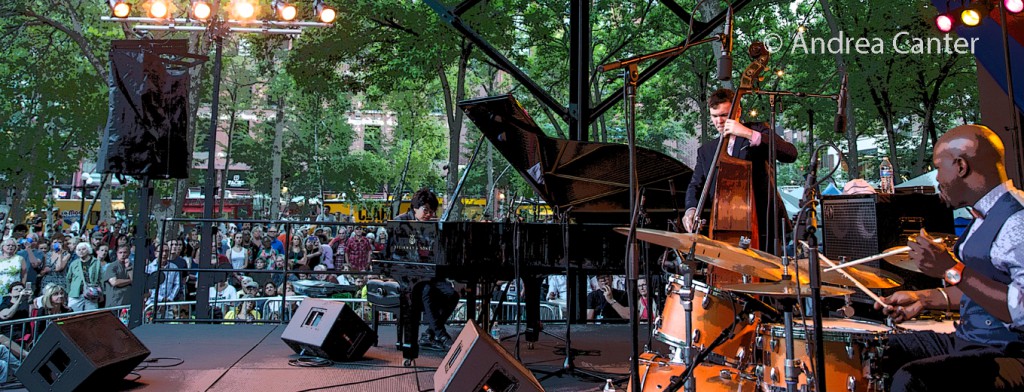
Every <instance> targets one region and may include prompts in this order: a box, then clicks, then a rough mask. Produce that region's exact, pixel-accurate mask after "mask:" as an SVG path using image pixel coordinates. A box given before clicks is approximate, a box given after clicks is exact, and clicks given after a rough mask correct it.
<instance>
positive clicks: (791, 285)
mask: <svg viewBox="0 0 1024 392" xmlns="http://www.w3.org/2000/svg"><path fill="white" fill-rule="evenodd" d="M799 287H800V295H801V296H805V297H809V296H810V295H811V286H810V285H807V284H801V285H800V286H799ZM719 288H720V289H722V290H725V291H735V292H739V293H747V294H755V295H767V296H769V297H796V294H797V284H796V282H793V281H791V280H787V281H782V282H772V283H735V284H724V285H721V286H720V287H719ZM848 294H853V290H848V289H844V288H840V287H831V286H821V296H822V297H839V296H843V295H848Z"/></svg>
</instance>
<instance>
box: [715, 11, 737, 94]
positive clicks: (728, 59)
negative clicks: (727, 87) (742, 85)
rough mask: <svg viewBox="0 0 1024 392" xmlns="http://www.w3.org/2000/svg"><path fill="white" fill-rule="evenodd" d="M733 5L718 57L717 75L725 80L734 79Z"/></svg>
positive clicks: (719, 78) (729, 12)
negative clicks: (720, 53) (720, 54)
mask: <svg viewBox="0 0 1024 392" xmlns="http://www.w3.org/2000/svg"><path fill="white" fill-rule="evenodd" d="M732 26H733V20H732V7H729V11H728V19H727V20H726V22H725V32H724V33H722V56H721V57H719V58H718V73H717V74H716V75H715V76H716V78H717V79H718V80H721V81H723V82H725V81H728V80H732Z"/></svg>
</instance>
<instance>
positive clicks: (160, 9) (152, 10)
mask: <svg viewBox="0 0 1024 392" xmlns="http://www.w3.org/2000/svg"><path fill="white" fill-rule="evenodd" d="M169 12H170V7H169V6H168V5H167V3H166V2H165V1H163V0H153V1H152V2H150V3H149V10H148V11H147V13H149V17H150V18H157V19H163V18H166V17H167V15H168V13H169Z"/></svg>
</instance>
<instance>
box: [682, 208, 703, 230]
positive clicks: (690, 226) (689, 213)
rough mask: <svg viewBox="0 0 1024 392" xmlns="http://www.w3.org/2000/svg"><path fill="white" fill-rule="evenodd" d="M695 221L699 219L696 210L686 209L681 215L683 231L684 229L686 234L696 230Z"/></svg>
mask: <svg viewBox="0 0 1024 392" xmlns="http://www.w3.org/2000/svg"><path fill="white" fill-rule="evenodd" d="M697 219H700V217H699V216H697V209H696V208H688V209H686V213H685V214H683V229H685V230H686V232H687V233H693V231H694V230H695V229H696V228H697Z"/></svg>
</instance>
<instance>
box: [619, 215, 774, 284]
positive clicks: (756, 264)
mask: <svg viewBox="0 0 1024 392" xmlns="http://www.w3.org/2000/svg"><path fill="white" fill-rule="evenodd" d="M615 231H617V232H619V233H620V234H622V235H628V234H629V229H628V228H625V227H617V228H615ZM636 236H637V239H639V240H641V241H646V242H650V243H652V244H657V245H661V246H664V247H666V248H672V249H677V250H679V251H680V252H682V253H683V254H686V253H688V252H689V251H690V248H691V247H692V246H693V245H694V244H696V247H694V257H695V258H696V259H697V260H700V261H703V262H705V263H708V264H710V265H713V266H715V267H720V268H724V269H727V270H729V271H733V272H738V273H740V274H743V275H748V276H753V277H757V278H761V279H767V280H781V279H782V269H781V268H780V267H779V266H780V265H782V264H781V263H782V260H781V259H779V258H778V257H775V256H774V255H771V254H768V253H764V252H760V251H757V250H754V249H743V248H740V247H739V246H734V245H730V244H727V243H725V242H722V241H715V240H713V239H710V238H708V237H705V236H702V235H700V234H692V233H675V232H671V231H663V230H653V229H637V230H636Z"/></svg>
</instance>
